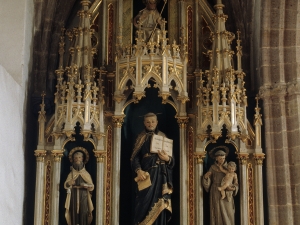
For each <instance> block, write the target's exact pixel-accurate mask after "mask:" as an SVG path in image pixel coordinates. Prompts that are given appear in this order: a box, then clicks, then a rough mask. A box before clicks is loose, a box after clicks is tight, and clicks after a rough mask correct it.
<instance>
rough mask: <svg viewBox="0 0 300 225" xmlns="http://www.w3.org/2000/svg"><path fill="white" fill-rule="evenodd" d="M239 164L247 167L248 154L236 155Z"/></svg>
mask: <svg viewBox="0 0 300 225" xmlns="http://www.w3.org/2000/svg"><path fill="white" fill-rule="evenodd" d="M237 155H238V157H237V158H238V159H239V161H240V164H242V165H247V162H248V159H249V153H237Z"/></svg>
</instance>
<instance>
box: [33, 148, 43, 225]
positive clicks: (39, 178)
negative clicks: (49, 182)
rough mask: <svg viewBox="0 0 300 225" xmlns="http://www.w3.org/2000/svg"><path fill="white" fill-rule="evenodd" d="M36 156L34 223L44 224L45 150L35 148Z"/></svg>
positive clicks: (35, 224) (37, 224)
mask: <svg viewBox="0 0 300 225" xmlns="http://www.w3.org/2000/svg"><path fill="white" fill-rule="evenodd" d="M34 155H35V156H36V181H35V203H34V225H40V224H43V211H44V181H45V161H44V159H45V156H46V151H45V150H35V153H34Z"/></svg>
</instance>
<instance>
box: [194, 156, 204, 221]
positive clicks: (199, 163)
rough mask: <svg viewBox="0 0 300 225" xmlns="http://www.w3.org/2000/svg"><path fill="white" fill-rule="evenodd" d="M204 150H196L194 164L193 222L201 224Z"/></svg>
mask: <svg viewBox="0 0 300 225" xmlns="http://www.w3.org/2000/svg"><path fill="white" fill-rule="evenodd" d="M205 156H206V152H204V151H203V152H196V153H195V159H196V166H195V189H196V192H195V196H196V197H195V215H196V220H195V224H198V225H203V219H204V218H203V205H204V204H203V186H202V177H203V158H205Z"/></svg>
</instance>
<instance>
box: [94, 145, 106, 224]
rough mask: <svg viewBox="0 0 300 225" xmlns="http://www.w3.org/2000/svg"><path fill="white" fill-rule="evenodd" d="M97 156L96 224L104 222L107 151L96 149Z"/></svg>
mask: <svg viewBox="0 0 300 225" xmlns="http://www.w3.org/2000/svg"><path fill="white" fill-rule="evenodd" d="M94 152H95V156H96V158H97V180H96V196H97V198H96V212H95V213H96V224H104V221H105V220H104V210H103V209H104V207H105V205H104V201H105V195H104V194H103V193H105V189H104V181H105V176H104V170H105V155H106V152H105V151H94Z"/></svg>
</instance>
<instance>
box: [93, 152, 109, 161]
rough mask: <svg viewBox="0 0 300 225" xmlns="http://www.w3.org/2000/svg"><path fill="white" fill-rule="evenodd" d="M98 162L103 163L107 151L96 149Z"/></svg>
mask: <svg viewBox="0 0 300 225" xmlns="http://www.w3.org/2000/svg"><path fill="white" fill-rule="evenodd" d="M94 153H95V156H96V158H97V162H98V163H103V162H104V160H105V157H106V154H107V153H106V151H94Z"/></svg>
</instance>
